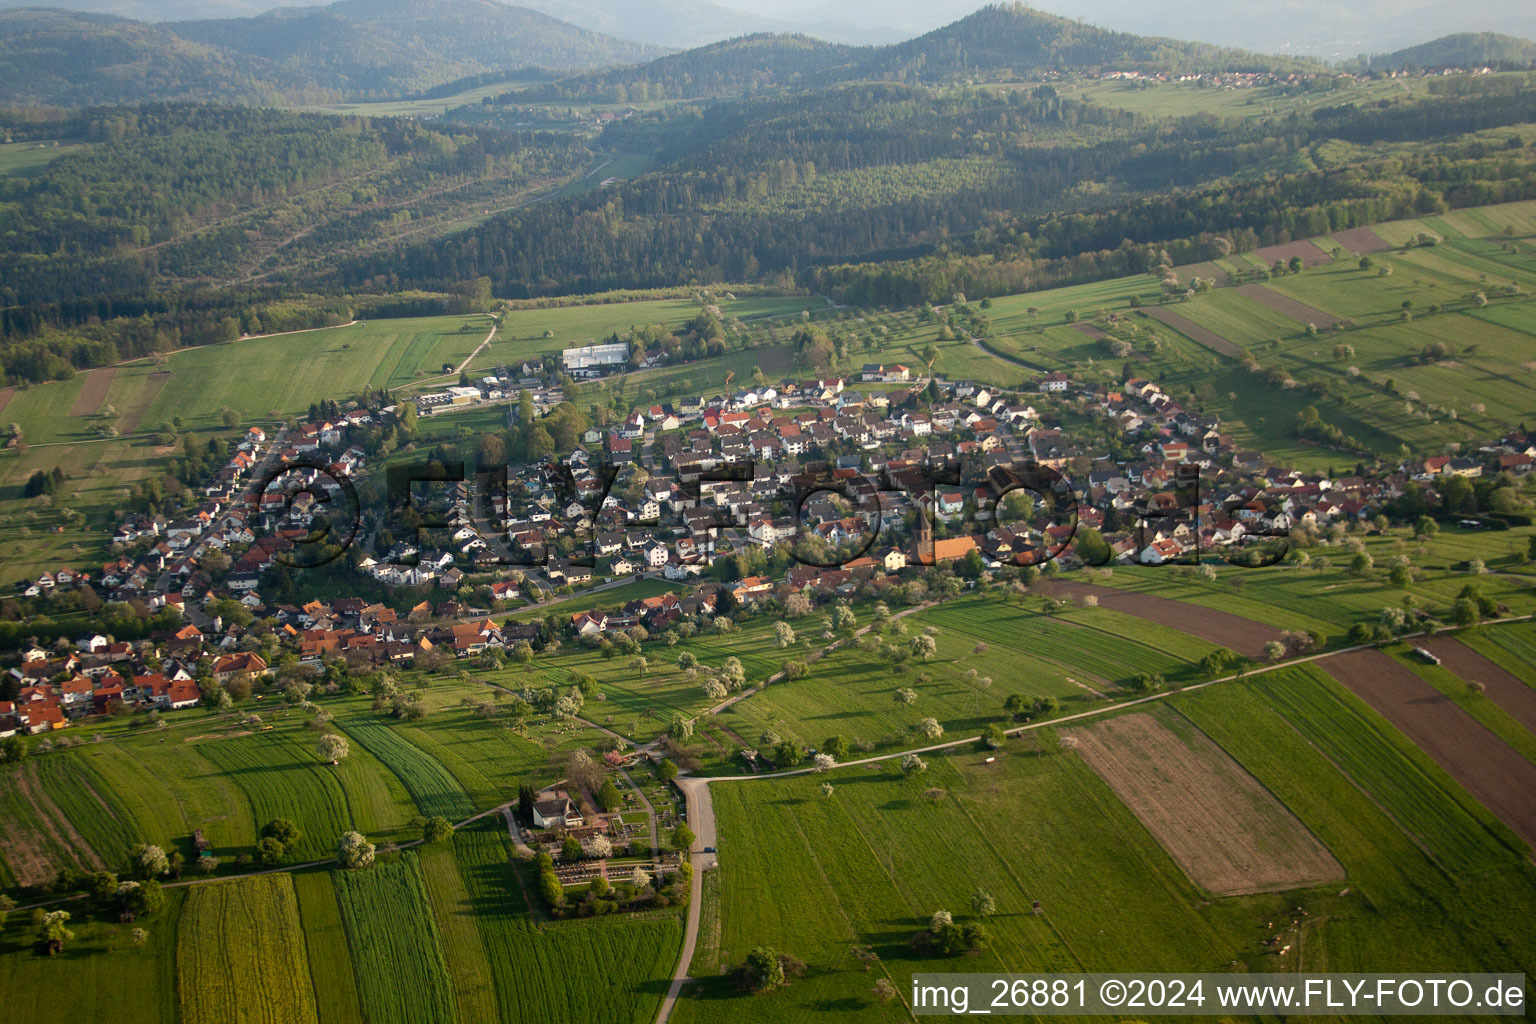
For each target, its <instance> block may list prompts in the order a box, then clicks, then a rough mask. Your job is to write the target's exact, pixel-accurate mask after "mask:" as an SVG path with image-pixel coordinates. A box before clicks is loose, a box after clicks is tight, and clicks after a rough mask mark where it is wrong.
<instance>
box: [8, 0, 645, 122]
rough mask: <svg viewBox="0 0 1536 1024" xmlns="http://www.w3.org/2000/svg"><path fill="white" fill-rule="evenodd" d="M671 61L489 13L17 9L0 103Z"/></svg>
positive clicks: (478, 6)
mask: <svg viewBox="0 0 1536 1024" xmlns="http://www.w3.org/2000/svg"><path fill="white" fill-rule="evenodd" d="M665 52H666V51H665V50H662V49H661V48H659V47H654V46H647V45H644V44H640V43H631V42H626V41H624V40H620V39H614V38H612V37H610V36H604V35H601V34H599V33H596V32H591V31H589V30H587V29H580V28H576V27H574V26H571V25H567V24H564V23H563V22H560V21H556V20H555V19H553V18H550V17H549V16H547V15H544V14H540V13H538V12H537V11H530V10H528V9H526V8H522V7H509V6H507V5H505V4H501V3H496V2H494V0H341V2H340V3H335V4H331V5H330V6H328V7H297V8H280V9H278V10H275V11H269V12H267V13H266V14H263V15H260V16H258V17H254V18H225V19H214V20H204V21H180V22H166V23H163V24H159V25H151V24H146V23H144V22H138V21H130V20H127V19H123V18H116V17H112V16H110V15H96V14H82V13H76V12H69V11H58V10H46V9H37V8H20V9H15V10H10V11H0V103H31V104H60V105H74V106H78V105H88V104H95V103H125V102H135V101H139V100H159V99H198V100H207V101H215V102H270V101H274V100H276V99H282V98H287V99H290V100H292V99H308V100H311V101H314V100H323V99H343V98H370V97H388V96H395V95H401V94H404V93H410V92H415V91H419V90H422V89H427V88H431V87H432V86H434V85H439V84H441V83H443V82H449V81H453V80H455V79H460V78H466V77H469V76H472V75H481V74H486V73H491V72H502V71H513V70H517V69H522V68H548V69H553V70H575V69H578V68H591V67H602V66H605V65H614V64H629V63H633V62H636V61H643V60H647V59H650V58H652V57H656V56H660V55H661V54H663V53H665Z"/></svg>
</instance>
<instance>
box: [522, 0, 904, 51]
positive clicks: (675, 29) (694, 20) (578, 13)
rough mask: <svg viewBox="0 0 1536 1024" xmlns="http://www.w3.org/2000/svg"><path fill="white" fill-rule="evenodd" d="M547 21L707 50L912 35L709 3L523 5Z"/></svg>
mask: <svg viewBox="0 0 1536 1024" xmlns="http://www.w3.org/2000/svg"><path fill="white" fill-rule="evenodd" d="M527 2H528V6H529V7H532V8H533V9H534V10H536V11H543V12H544V13H545V14H548V15H549V16H550V17H552V18H559V19H560V20H561V21H565V22H569V23H570V24H572V25H580V26H581V27H582V28H589V29H593V30H594V31H597V32H604V33H607V34H608V35H612V36H618V37H620V38H622V39H633V40H636V41H637V42H642V43H652V44H654V45H657V46H671V47H690V46H707V45H709V44H710V43H717V42H722V41H724V40H727V39H734V38H737V37H740V36H746V35H755V34H758V33H762V32H777V33H783V34H789V35H794V34H806V35H810V36H813V37H815V38H817V39H821V40H824V41H826V42H832V43H848V44H853V45H859V46H864V45H871V44H881V43H891V42H896V41H898V40H901V39H905V38H907V37H908V36H909V35H911V34H912V33H909V32H901V31H900V30H898V29H896V28H891V27H888V26H884V25H881V24H879V23H877V22H875V23H867V24H865V23H855V22H854V21H849V20H843V19H839V18H835V17H815V18H794V17H769V16H766V15H762V14H754V13H749V12H747V11H739V10H735V9H733V8H730V7H724V6H721V5H720V4H716V3H711V2H710V0H647V2H645V3H636V2H634V0H527Z"/></svg>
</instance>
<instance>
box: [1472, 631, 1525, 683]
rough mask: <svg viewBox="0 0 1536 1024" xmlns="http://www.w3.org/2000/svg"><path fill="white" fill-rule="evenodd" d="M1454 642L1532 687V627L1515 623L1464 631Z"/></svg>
mask: <svg viewBox="0 0 1536 1024" xmlns="http://www.w3.org/2000/svg"><path fill="white" fill-rule="evenodd" d="M1457 639H1459V640H1460V641H1461V642H1462V643H1464V644H1466V645H1467V646H1468V647H1471V648H1472V649H1473V650H1475V651H1477V652H1478V653H1479V654H1481V655H1482V656H1483V657H1485V658H1487V659H1488V660H1490V661H1492V662H1494V663H1495V664H1497V665H1500V666H1501V667H1503V668H1504V669H1505V670H1506V671H1508V672H1510V673H1511V674H1513V675H1515V676H1517V677H1519V678H1520V679H1523V680H1524V681H1525V682H1527V683H1529V684H1530V685H1531V686H1533V687H1536V626H1533V625H1532V624H1531V623H1529V622H1517V623H1511V624H1510V625H1508V626H1500V627H1498V628H1497V629H1479V630H1472V631H1470V632H1464V633H1461V634H1460V635H1459V636H1458V637H1457Z"/></svg>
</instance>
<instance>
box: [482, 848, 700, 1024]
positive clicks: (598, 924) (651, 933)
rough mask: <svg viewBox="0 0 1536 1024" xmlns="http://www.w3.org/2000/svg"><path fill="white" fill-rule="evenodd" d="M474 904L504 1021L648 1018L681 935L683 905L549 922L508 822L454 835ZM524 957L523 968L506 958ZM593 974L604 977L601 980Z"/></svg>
mask: <svg viewBox="0 0 1536 1024" xmlns="http://www.w3.org/2000/svg"><path fill="white" fill-rule="evenodd" d="M453 843H454V855H455V858H456V859H457V861H458V869H459V873H460V875H461V876H462V879H463V890H464V891H466V892H467V894H468V897H467V899H468V904H469V905H470V906H473V907H476V908H478V913H477V914H476V916H475V924H476V926H477V927H478V928H479V930H480V938H481V941H482V943H483V948H484V951H485V955H486V956H487V957H488V958H489V960H490V962H491V963H492V964H494V965H497V966H498V969H497V970H496V971H495V972H494V977H495V984H496V1005H497V1006H498V1008H499V1009H500V1013H501V1019H502V1020H503V1021H523V1020H540V1021H547V1022H549V1024H582V1022H586V1021H609V1022H613V1024H648V1022H650V1021H651V1020H653V1019H654V1018H655V1016H656V1008H657V1006H658V1004H659V1003H660V1001H661V994H662V992H663V991H664V990H665V987H666V980H665V979H667V978H668V977H670V976H671V972H672V967H673V965H674V964H675V963H676V962H677V957H678V953H679V950H680V948H681V945H682V922H681V920H680V918H679V916H678V914H677V913H676V912H655V913H654V914H650V915H646V916H643V917H628V916H625V917H602V918H590V919H586V920H576V921H561V922H543V923H540V922H538V921H536V919H535V918H534V917H533V916H532V912H531V910H530V903H529V900H531V899H537V898H538V897H537V895H535V894H531V893H529V892H527V891H525V890H524V888H523V884H522V881H521V880H520V879H519V878H518V877H517V876H516V875H515V874H514V872H517V871H521V870H522V868H521V867H520V866H514V865H513V864H512V863H510V862H509V859H508V858H509V854H510V847H509V845H508V842H507V833H506V828H505V825H504V823H503V822H502V821H501V820H500V819H498V818H491V819H487V820H485V821H481V822H478V823H476V824H475V825H473V826H471V827H470V828H467V829H464V830H461V831H460V832H459V833H457V834H456V835H455V836H454V839H453ZM507 964H516V965H517V967H516V969H515V970H506V969H503V968H502V967H501V965H507ZM593 979H601V981H602V983H601V984H594V983H593Z"/></svg>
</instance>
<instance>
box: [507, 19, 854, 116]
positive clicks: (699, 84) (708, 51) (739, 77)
mask: <svg viewBox="0 0 1536 1024" xmlns="http://www.w3.org/2000/svg"><path fill="white" fill-rule="evenodd" d="M867 52H868V49H867V48H866V47H856V46H838V45H835V44H833V43H824V42H822V41H821V40H819V39H812V38H810V37H809V36H793V35H774V34H771V33H759V34H757V35H750V36H743V37H741V38H740V39H729V40H726V41H725V42H723V43H711V44H710V45H708V46H701V47H699V48H698V49H696V50H688V51H686V52H684V53H675V54H671V55H669V56H666V57H661V58H659V59H657V60H653V61H650V62H649V63H646V64H640V65H636V66H634V67H624V68H615V69H613V70H610V71H599V72H592V73H589V74H584V75H576V76H572V77H570V78H566V79H562V80H560V81H558V82H551V83H549V84H547V85H540V86H534V87H533V88H531V89H523V90H519V91H515V92H508V93H506V94H503V95H501V96H497V97H496V102H498V103H519V102H529V101H538V100H565V99H572V100H575V99H590V100H599V101H602V102H607V103H644V102H645V101H647V100H660V99H702V98H706V97H713V96H739V95H742V94H751V93H755V92H757V91H759V90H764V89H771V88H775V87H781V86H782V87H793V86H797V85H811V84H817V83H821V82H824V81H827V80H829V79H836V78H838V77H839V74H840V73H841V74H843V75H846V74H850V73H852V69H853V68H854V67H855V63H856V61H858V60H860V59H862V58H863V57H864V55H865V54H867Z"/></svg>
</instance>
